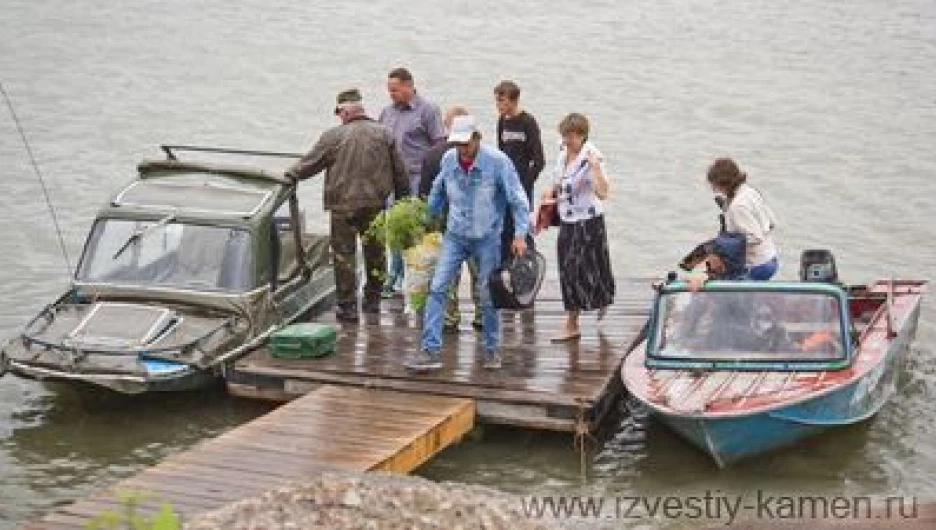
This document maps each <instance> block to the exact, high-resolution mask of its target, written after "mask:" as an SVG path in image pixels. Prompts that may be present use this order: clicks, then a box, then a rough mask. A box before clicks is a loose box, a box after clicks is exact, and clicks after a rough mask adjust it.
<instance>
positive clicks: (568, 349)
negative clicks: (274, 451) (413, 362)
mask: <svg viewBox="0 0 936 530" xmlns="http://www.w3.org/2000/svg"><path fill="white" fill-rule="evenodd" d="M616 283H617V293H616V297H615V300H616V302H615V304H614V305H613V306H611V308H610V311H609V312H608V314H607V316H606V317H605V319H604V321H602V322H601V323H600V324H598V323H596V317H595V314H594V313H591V314H586V315H583V316H582V319H581V321H582V328H583V329H582V338H581V339H580V340H578V341H575V342H570V343H562V344H553V343H551V342H550V340H549V339H550V337H551V336H552V335H553V334H554V333H556V332H557V331H558V330H559V328H560V326H561V324H562V321H563V318H564V313H563V307H562V302H561V297H560V294H559V287H558V284H556V283H552V284H549V283H547V284H544V286H543V289H542V291H541V292H540V296H539V298H538V299H537V302H536V306H535V308H534V309H532V310H528V311H520V312H513V311H503V312H502V313H503V315H502V322H503V359H504V366H503V368H502V369H501V370H497V371H488V370H484V369H482V368H481V366H480V364H479V360H480V358H481V356H482V355H483V351H482V348H481V334H479V333H477V332H475V331H474V330H473V329H472V328H471V325H470V323H471V318H472V313H471V311H472V304H471V301H470V300H469V299H466V298H464V297H463V299H462V301H461V304H460V307H461V309H462V311H463V314H462V324H461V329H460V330H459V333H457V334H446V335H445V336H444V341H445V347H444V349H443V352H442V357H443V361H444V363H445V364H444V368H443V369H442V370H440V371H438V372H435V373H431V374H413V373H410V372H408V371H406V370H405V369H404V368H403V361H404V359H406V358H407V357H408V356H409V355H411V354H412V353H414V352H417V351H419V349H420V329H419V322H418V319H416V318H415V316H414V315H412V314H407V313H405V312H403V311H402V305H401V302H399V301H395V302H394V303H387V302H386V301H385V303H384V304H383V307H384V309H383V312H382V313H381V314H380V315H363V317H364V318H363V319H362V321H361V323H360V324H356V325H355V324H343V325H341V331H340V333H339V338H338V346H337V349H336V353H335V354H333V355H331V356H328V357H324V358H320V359H309V360H280V359H275V358H273V357H271V355H270V354H269V352H268V351H267V350H265V349H259V350H257V351H255V352H253V353H251V354H250V355H248V356H247V357H245V358H244V359H242V360H240V361H239V362H237V363H236V364H235V366H234V368H233V370H232V371H231V372H229V373H228V374H227V380H228V389H229V391H230V392H231V393H232V394H235V395H238V396H243V397H251V398H263V399H273V400H288V399H291V398H295V397H297V396H300V395H302V394H305V393H306V392H309V391H311V390H313V389H315V388H316V387H317V386H318V385H322V384H328V385H348V386H354V387H366V388H380V389H392V390H400V391H405V392H412V393H422V394H432V395H444V396H453V397H464V398H471V399H473V400H476V404H477V411H478V415H479V420H480V421H482V422H486V423H496V424H508V425H515V426H519V427H525V428H535V429H548V430H557V431H570V432H571V431H574V430H575V429H576V425H577V424H579V425H583V426H585V427H587V428H589V429H593V428H594V427H596V426H597V425H598V424H599V423H600V422H601V420H602V418H603V417H604V416H605V414H606V413H607V412H608V411H609V410H610V407H611V405H612V404H613V401H614V400H615V399H618V398H619V397H620V395H621V394H622V390H623V388H622V385H621V383H620V377H619V375H618V368H619V366H620V363H621V360H622V359H623V357H624V356H625V354H626V353H627V352H628V351H629V350H630V349H631V347H632V345H633V344H634V342H635V340H636V339H637V337H638V335H639V333H640V331H641V329H642V328H643V326H644V323H645V322H646V319H647V314H648V310H649V307H650V302H651V300H652V297H653V291H652V289H651V280H649V279H617V282H616ZM323 320H324V321H331V322H334V320H333V316H332V315H331V314H328V315H326V316H325V317H323Z"/></svg>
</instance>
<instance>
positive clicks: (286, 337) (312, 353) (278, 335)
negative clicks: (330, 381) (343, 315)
mask: <svg viewBox="0 0 936 530" xmlns="http://www.w3.org/2000/svg"><path fill="white" fill-rule="evenodd" d="M337 341H338V330H337V329H335V326H332V325H331V324H315V323H304V324H291V325H289V326H285V327H283V328H280V329H278V330H276V331H274V332H273V333H271V334H270V352H271V353H272V354H273V357H277V358H280V359H307V358H311V357H324V356H326V355H328V354H330V353H334V351H335V343H336V342H337Z"/></svg>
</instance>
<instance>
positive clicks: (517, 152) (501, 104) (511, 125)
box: [494, 81, 546, 203]
mask: <svg viewBox="0 0 936 530" xmlns="http://www.w3.org/2000/svg"><path fill="white" fill-rule="evenodd" d="M494 97H495V103H496V105H497V113H498V118H497V148H498V149H500V150H501V151H503V152H504V154H506V155H507V157H508V158H510V161H511V162H513V164H514V168H515V169H516V170H517V176H518V177H520V183H521V184H522V185H523V191H525V192H526V194H527V200H528V201H530V202H531V203H532V201H533V186H534V184H536V179H537V178H538V177H539V174H540V173H541V172H542V171H543V167H544V166H545V165H546V159H545V158H544V157H543V142H542V139H541V137H540V128H539V124H537V123H536V118H534V117H533V115H532V114H530V113H529V112H527V111H525V110H522V109H521V108H520V87H519V86H517V83H514V82H513V81H501V82H500V83H499V84H498V85H497V86H496V87H494Z"/></svg>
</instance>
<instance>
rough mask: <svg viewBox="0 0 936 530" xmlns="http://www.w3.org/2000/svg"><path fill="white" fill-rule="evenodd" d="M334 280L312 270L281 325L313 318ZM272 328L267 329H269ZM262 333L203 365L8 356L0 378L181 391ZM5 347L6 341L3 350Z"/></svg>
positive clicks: (210, 376)
mask: <svg viewBox="0 0 936 530" xmlns="http://www.w3.org/2000/svg"><path fill="white" fill-rule="evenodd" d="M334 292H335V282H334V272H333V270H332V268H331V267H323V268H320V269H318V270H317V271H316V273H315V274H313V275H312V277H311V278H309V279H308V280H307V281H306V282H305V283H304V284H303V285H302V286H301V287H299V288H297V289H296V290H295V291H294V292H293V293H292V294H291V296H289V297H287V298H285V299H284V300H283V301H282V303H281V305H280V307H281V308H282V310H283V311H284V312H285V313H286V315H285V317H284V319H283V323H284V324H289V323H292V322H295V321H297V320H299V319H304V318H314V317H316V316H317V315H319V314H320V313H321V312H322V311H324V310H325V309H326V307H327V306H328V305H329V304H331V303H332V302H333V300H334ZM271 329H272V328H271ZM264 339H265V335H260V336H256V337H253V338H250V339H249V340H248V341H247V343H246V344H238V345H235V346H236V347H234V348H233V349H231V350H230V351H229V352H228V353H227V354H223V355H219V356H218V357H216V360H213V361H212V362H211V363H210V364H208V365H207V366H205V367H197V366H193V365H191V364H184V363H175V362H171V361H163V360H159V359H140V358H139V356H138V355H137V354H136V353H126V354H121V355H125V357H127V358H129V359H131V360H132V362H133V363H134V364H139V365H142V366H144V367H145V370H143V371H136V372H131V373H113V372H99V371H76V370H74V369H71V368H69V367H67V366H64V365H63V366H50V365H36V364H34V363H29V362H24V361H21V360H16V359H15V358H13V357H7V356H6V354H5V353H4V354H3V355H4V358H3V359H0V361H2V362H0V376H2V375H3V374H4V373H7V372H8V373H10V374H12V375H15V376H18V377H21V378H24V379H32V380H36V381H43V382H51V383H63V384H71V385H75V386H77V387H79V388H80V387H96V388H103V389H106V390H110V391H113V392H116V393H119V394H126V395H138V394H144V393H155V392H186V391H192V390H200V389H203V388H207V387H209V386H211V385H213V384H215V383H217V382H218V379H219V378H220V377H222V376H223V373H224V370H225V366H226V365H228V364H230V363H233V362H235V361H237V360H238V359H239V358H240V357H241V356H243V355H246V354H247V353H249V351H250V344H253V347H256V345H258V344H260V343H262V340H264ZM9 347H10V346H9V345H8V348H9Z"/></svg>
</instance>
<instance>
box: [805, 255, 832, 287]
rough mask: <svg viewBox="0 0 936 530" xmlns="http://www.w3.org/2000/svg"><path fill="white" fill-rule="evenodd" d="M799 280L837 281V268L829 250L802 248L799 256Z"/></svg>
mask: <svg viewBox="0 0 936 530" xmlns="http://www.w3.org/2000/svg"><path fill="white" fill-rule="evenodd" d="M800 280H802V281H804V282H823V283H838V270H837V269H836V268H835V256H833V255H832V251H831V250H825V249H813V250H804V251H803V254H802V255H801V256H800Z"/></svg>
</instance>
